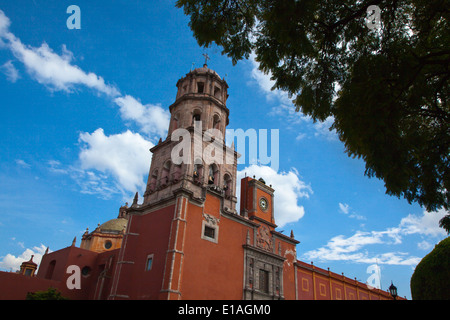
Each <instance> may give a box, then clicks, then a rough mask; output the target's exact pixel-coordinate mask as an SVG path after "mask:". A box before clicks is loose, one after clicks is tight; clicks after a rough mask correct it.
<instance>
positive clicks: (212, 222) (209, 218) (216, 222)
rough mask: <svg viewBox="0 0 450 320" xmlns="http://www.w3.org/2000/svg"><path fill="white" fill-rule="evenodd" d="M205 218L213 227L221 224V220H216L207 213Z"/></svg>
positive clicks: (204, 214) (204, 215)
mask: <svg viewBox="0 0 450 320" xmlns="http://www.w3.org/2000/svg"><path fill="white" fill-rule="evenodd" d="M203 218H204V219H205V220H206V222H207V223H209V224H211V225H216V224H219V222H220V219H219V218H216V217H214V216H212V215H210V214H207V213H203Z"/></svg>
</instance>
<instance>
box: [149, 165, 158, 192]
mask: <svg viewBox="0 0 450 320" xmlns="http://www.w3.org/2000/svg"><path fill="white" fill-rule="evenodd" d="M156 181H158V170H153V173H152V175H151V176H150V181H149V183H148V188H149V190H150V191H155V189H156Z"/></svg>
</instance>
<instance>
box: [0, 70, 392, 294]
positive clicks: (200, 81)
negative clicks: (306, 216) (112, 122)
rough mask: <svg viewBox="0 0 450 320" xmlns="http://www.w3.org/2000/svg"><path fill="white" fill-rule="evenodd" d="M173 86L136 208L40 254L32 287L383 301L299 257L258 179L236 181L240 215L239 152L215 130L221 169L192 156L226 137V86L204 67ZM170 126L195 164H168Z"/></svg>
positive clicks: (209, 159) (5, 278) (207, 158)
mask: <svg viewBox="0 0 450 320" xmlns="http://www.w3.org/2000/svg"><path fill="white" fill-rule="evenodd" d="M177 87H178V92H177V96H176V101H175V102H174V104H172V105H171V106H170V107H169V110H170V111H171V115H172V117H171V121H170V127H169V130H168V132H169V134H168V136H167V138H166V139H165V140H164V141H163V140H162V139H161V140H160V142H159V143H158V144H157V145H156V146H154V147H153V148H152V149H151V151H152V152H153V156H152V162H151V165H150V170H149V175H148V183H147V188H146V191H145V193H144V200H143V202H142V203H141V204H139V203H138V195H137V194H136V196H135V199H134V201H133V204H132V205H131V206H130V207H128V205H125V206H122V207H121V208H120V209H119V216H118V217H117V218H116V219H112V220H110V221H107V222H105V223H104V224H102V225H99V226H98V227H97V228H96V229H95V230H94V231H93V232H91V233H89V232H88V231H86V233H85V234H84V235H83V238H82V242H81V246H80V248H77V247H76V246H75V245H74V244H73V245H72V246H70V247H67V248H65V249H61V250H58V251H55V252H52V253H47V254H45V255H44V257H43V259H42V261H41V265H40V267H39V271H38V273H37V276H36V277H33V280H32V282H33V289H35V288H37V287H39V286H41V288H42V290H45V289H47V288H48V285H49V284H50V283H51V284H52V286H54V287H56V288H59V289H60V290H61V291H62V292H63V293H64V294H65V295H66V296H67V297H69V298H73V299H111V300H124V299H164V300H180V299H184V300H197V299H212V300H218V299H220V300H229V299H232V300H240V299H244V300H269V299H270V300H296V299H297V300H321V299H327V300H349V299H370V300H373V299H390V296H389V295H388V294H387V293H386V292H382V291H380V290H376V289H374V290H370V289H369V288H367V286H366V285H364V284H362V283H359V282H357V281H355V280H351V279H349V278H347V277H344V276H343V275H338V274H335V273H332V272H330V271H325V270H323V269H320V268H317V267H315V266H313V265H310V264H306V263H304V262H301V261H299V260H297V253H296V246H297V244H298V243H299V241H297V240H296V239H295V238H294V235H293V233H292V232H291V234H290V236H287V235H284V234H282V233H280V232H278V231H277V230H276V228H277V225H276V221H275V210H282V208H275V207H274V196H275V195H274V192H275V190H274V189H272V187H271V185H270V184H269V185H267V184H266V182H265V181H264V180H263V179H262V178H259V179H255V177H253V178H250V177H245V178H243V179H242V180H241V181H240V183H241V194H240V208H239V211H237V210H236V208H235V207H236V203H237V197H236V194H235V193H236V183H237V181H236V176H237V158H238V156H239V155H238V154H237V152H236V151H234V150H233V149H232V148H230V147H227V146H225V145H224V144H223V142H224V141H223V139H222V138H221V137H220V134H218V133H217V131H216V132H215V133H214V135H215V140H214V146H215V145H217V146H219V147H218V148H223V149H222V151H224V154H225V153H226V154H227V161H226V162H225V163H221V162H220V161H218V160H217V158H216V157H214V156H213V154H216V153H215V152H212V153H211V154H205V153H203V155H202V153H201V152H200V155H202V157H201V158H198V157H197V155H198V154H199V151H201V150H203V149H205V147H209V146H210V145H208V143H210V141H211V139H209V138H208V139H200V140H199V141H200V143H199V144H196V141H197V142H198V138H197V137H196V134H197V133H200V134H203V135H204V134H209V133H207V130H209V129H217V130H218V131H219V132H222V133H225V129H226V125H227V124H228V115H229V110H228V108H227V107H226V100H227V97H228V95H227V88H228V85H227V84H226V82H225V81H224V80H223V79H221V78H220V77H219V75H218V74H217V73H216V72H215V71H213V70H211V69H209V68H207V66H206V65H205V66H204V67H203V68H198V69H195V70H193V71H191V72H189V73H188V74H187V75H186V77H184V78H182V79H180V80H179V81H178V83H177ZM199 124H201V126H199ZM177 129H183V130H185V131H184V132H185V133H186V132H187V134H189V135H190V136H188V137H190V138H191V142H192V145H191V146H190V148H188V149H185V150H184V149H183V150H181V151H182V152H181V151H180V150H177V153H178V154H181V153H183V152H184V153H183V154H184V155H189V154H190V153H191V156H192V157H191V160H192V159H194V161H191V162H189V161H188V162H183V163H181V164H180V163H178V162H176V161H174V159H173V158H172V151H173V150H174V148H175V147H177V144H178V141H172V139H171V135H172V134H176V132H175V130H177ZM209 135H210V134H209ZM223 136H225V135H224V134H223ZM208 137H209V136H208ZM216 151H221V149H216ZM219 160H220V159H219ZM73 265H75V266H78V267H79V269H80V270H81V271H82V272H81V273H82V274H81V285H80V288H75V289H69V288H68V287H67V280H68V279H70V277H71V276H72V275H71V274H70V273H68V272H67V270H68V268H69V267H70V266H73ZM13 278H14V279H16V278H15V276H14V277H8V276H5V273H0V279H2V281H3V284H4V286H3V289H0V291H3V292H4V291H5V290H8V289H7V288H8V287H11V286H14V283H15V282H14V281H16V280H14V279H13ZM8 279H9V280H8ZM30 283H31V282H30ZM5 288H6V289H5ZM14 290H15V291H14V292H15V293H14V294H15V297H20V295H21V294H22V295H23V298H24V295H25V294H26V290H27V289H26V288H24V289H23V290H22V291H20V290H19V289H17V288H15V289H14ZM0 297H3V295H2V292H0Z"/></svg>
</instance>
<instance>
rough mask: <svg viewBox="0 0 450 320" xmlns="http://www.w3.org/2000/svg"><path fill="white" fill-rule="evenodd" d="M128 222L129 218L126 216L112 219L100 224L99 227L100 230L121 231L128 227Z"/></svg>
mask: <svg viewBox="0 0 450 320" xmlns="http://www.w3.org/2000/svg"><path fill="white" fill-rule="evenodd" d="M127 222H128V220H127V219H125V218H116V219H111V220H109V221H106V222H105V223H103V224H102V225H100V226H99V227H98V228H99V229H100V231H113V232H120V231H122V230H124V229H125V228H126V226H127Z"/></svg>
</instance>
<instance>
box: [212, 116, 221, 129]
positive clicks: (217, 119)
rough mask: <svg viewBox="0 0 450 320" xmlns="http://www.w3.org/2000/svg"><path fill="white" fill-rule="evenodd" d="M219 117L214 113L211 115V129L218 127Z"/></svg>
mask: <svg viewBox="0 0 450 320" xmlns="http://www.w3.org/2000/svg"><path fill="white" fill-rule="evenodd" d="M219 123H220V117H219V115H217V114H215V115H214V117H213V129H219Z"/></svg>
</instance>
